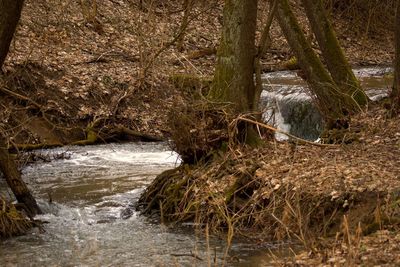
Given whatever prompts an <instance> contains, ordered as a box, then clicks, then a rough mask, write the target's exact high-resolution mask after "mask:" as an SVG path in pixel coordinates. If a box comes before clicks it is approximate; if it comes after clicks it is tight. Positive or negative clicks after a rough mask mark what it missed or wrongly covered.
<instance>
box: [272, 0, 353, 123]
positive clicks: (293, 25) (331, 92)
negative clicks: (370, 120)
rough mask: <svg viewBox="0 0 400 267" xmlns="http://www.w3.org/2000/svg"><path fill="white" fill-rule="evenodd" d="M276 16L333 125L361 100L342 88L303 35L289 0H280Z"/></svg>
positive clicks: (327, 119) (321, 109) (328, 120)
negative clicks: (343, 91)
mask: <svg viewBox="0 0 400 267" xmlns="http://www.w3.org/2000/svg"><path fill="white" fill-rule="evenodd" d="M277 19H278V22H279V25H280V27H281V29H282V31H283V33H284V35H285V37H286V40H287V41H288V43H289V45H290V47H291V49H292V51H293V53H294V54H295V56H296V57H297V59H298V61H299V65H300V67H301V69H302V71H303V72H304V74H305V76H306V80H307V82H308V84H309V87H310V90H311V92H312V93H313V94H314V95H315V96H316V100H317V105H318V108H319V109H320V111H321V112H322V115H323V116H324V117H325V120H326V122H327V123H328V125H327V127H334V125H330V124H331V123H334V122H335V121H337V120H341V119H343V118H344V117H345V116H346V115H347V113H348V112H349V111H352V110H354V109H356V108H357V107H358V104H356V102H355V101H354V100H353V99H352V98H351V97H349V96H348V95H347V94H343V93H342V92H341V91H340V90H339V87H338V86H337V84H336V83H335V82H334V81H333V79H332V78H331V76H330V75H329V73H328V71H327V70H326V69H325V67H324V66H323V64H322V62H321V60H320V59H319V58H318V56H317V55H316V53H315V52H314V51H313V49H312V47H311V44H310V43H309V41H307V39H306V37H305V36H304V33H303V30H302V29H301V27H300V25H299V23H298V22H297V19H296V18H295V16H294V14H293V12H292V10H291V7H290V5H289V2H288V0H279V1H278V7H277Z"/></svg>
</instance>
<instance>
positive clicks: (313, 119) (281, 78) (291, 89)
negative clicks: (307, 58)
mask: <svg viewBox="0 0 400 267" xmlns="http://www.w3.org/2000/svg"><path fill="white" fill-rule="evenodd" d="M353 71H354V74H355V75H356V77H357V78H358V79H359V81H360V83H361V85H362V87H363V88H364V89H365V91H366V93H367V95H368V96H369V97H370V99H371V100H373V101H375V100H379V99H381V98H383V97H385V96H387V94H388V92H389V89H390V88H391V86H392V83H393V75H391V74H390V73H392V72H393V69H392V68H390V67H362V68H356V69H354V70H353ZM262 81H263V87H264V91H263V92H262V94H261V106H262V107H263V108H264V118H265V120H266V121H268V122H269V123H270V124H274V125H275V126H276V127H277V128H278V129H279V130H282V131H284V132H287V133H290V134H293V135H295V136H298V137H301V138H304V139H308V140H316V139H317V138H318V137H319V135H320V133H321V131H322V129H323V121H322V117H321V115H320V113H319V112H318V109H317V108H316V107H315V106H314V101H313V100H312V98H311V96H310V93H309V92H308V88H307V84H306V83H305V82H304V80H303V79H301V78H300V77H299V76H298V75H297V74H296V72H293V71H278V72H271V73H267V74H264V75H263V76H262ZM276 137H277V138H278V139H287V136H286V135H283V134H277V136H276Z"/></svg>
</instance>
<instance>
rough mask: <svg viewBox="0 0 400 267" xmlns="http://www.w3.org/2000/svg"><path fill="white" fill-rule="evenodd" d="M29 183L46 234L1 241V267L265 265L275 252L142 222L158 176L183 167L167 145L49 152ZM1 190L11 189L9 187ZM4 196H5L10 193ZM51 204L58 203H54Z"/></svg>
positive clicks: (28, 174)
mask: <svg viewBox="0 0 400 267" xmlns="http://www.w3.org/2000/svg"><path fill="white" fill-rule="evenodd" d="M41 153H42V154H44V155H47V156H48V157H49V158H51V157H54V156H56V155H60V154H63V156H64V157H65V158H64V159H58V160H52V161H51V162H45V163H43V162H37V163H34V164H29V165H27V166H26V167H25V168H24V169H23V177H24V180H25V181H26V182H27V183H28V184H29V186H30V188H31V189H32V190H33V193H34V195H35V197H36V198H37V199H38V200H39V203H40V206H41V207H42V209H43V210H44V211H45V212H46V213H45V214H44V215H40V216H37V219H40V220H43V221H46V222H48V223H46V224H45V225H44V230H45V232H43V233H41V232H39V231H38V229H34V230H33V231H31V232H30V233H29V234H28V235H25V236H20V237H16V238H11V239H8V240H3V241H0V262H1V266H171V265H173V266H207V265H208V262H209V261H210V262H211V263H212V264H214V261H216V262H217V264H218V266H221V265H222V262H226V263H227V265H229V266H249V265H254V264H255V265H259V264H261V263H262V262H263V261H264V260H267V259H269V258H270V257H269V253H268V251H269V250H270V249H273V250H276V247H277V246H278V245H276V244H272V243H271V244H257V245H256V244H252V243H249V242H235V243H234V244H233V245H232V247H231V249H230V251H229V253H228V256H227V257H225V256H224V252H225V249H226V244H225V241H224V240H223V239H220V238H217V237H211V238H210V240H209V241H207V240H206V239H205V238H204V236H205V235H204V233H198V234H196V231H195V229H193V227H190V226H179V227H173V228H171V227H167V226H165V225H162V224H160V223H159V222H158V221H154V220H152V219H149V218H146V217H144V216H140V214H139V213H138V212H137V211H135V209H134V205H135V203H136V201H137V200H138V198H139V196H140V193H141V192H142V191H143V190H144V188H145V186H146V185H148V184H149V183H150V182H151V181H152V180H153V179H154V178H155V176H156V175H157V174H159V173H161V172H162V171H163V170H166V169H170V168H173V167H174V166H176V165H177V164H179V158H178V156H177V155H176V154H175V153H173V152H171V151H170V150H169V148H168V146H167V144H165V143H135V144H133V143H130V144H107V145H96V146H85V147H64V148H58V149H51V150H43V151H41ZM0 185H1V187H2V188H3V190H4V188H5V187H6V184H5V183H4V182H2V183H1V184H0ZM3 193H4V191H3ZM49 196H51V199H52V203H49V198H50V197H49Z"/></svg>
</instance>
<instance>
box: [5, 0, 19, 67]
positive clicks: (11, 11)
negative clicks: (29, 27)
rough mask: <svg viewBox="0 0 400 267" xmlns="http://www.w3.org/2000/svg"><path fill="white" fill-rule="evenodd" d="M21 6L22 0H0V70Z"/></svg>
mask: <svg viewBox="0 0 400 267" xmlns="http://www.w3.org/2000/svg"><path fill="white" fill-rule="evenodd" d="M23 4H24V0H0V69H1V67H2V66H3V63H4V61H5V59H6V56H7V54H8V50H9V49H10V44H11V40H12V38H13V36H14V32H15V29H16V28H17V24H18V21H19V18H20V17H21V11H22V6H23Z"/></svg>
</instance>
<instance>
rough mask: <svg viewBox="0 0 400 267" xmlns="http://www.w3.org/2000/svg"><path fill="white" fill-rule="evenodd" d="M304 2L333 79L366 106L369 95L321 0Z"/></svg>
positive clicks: (360, 103) (340, 87)
mask: <svg viewBox="0 0 400 267" xmlns="http://www.w3.org/2000/svg"><path fill="white" fill-rule="evenodd" d="M302 3H303V6H304V9H305V11H306V14H307V18H308V20H309V21H310V25H311V28H312V30H313V32H314V34H315V37H316V39H317V41H318V44H319V47H320V48H321V51H322V56H323V57H324V59H325V61H326V64H327V67H328V70H329V72H330V74H331V76H332V78H333V80H334V81H335V83H336V84H337V85H338V87H339V89H340V90H341V91H342V92H344V93H346V94H348V95H350V96H351V97H353V99H354V100H355V101H356V102H357V103H358V104H359V105H360V106H361V107H363V106H365V105H366V104H367V103H368V97H367V95H366V94H365V92H364V91H363V89H362V88H361V85H360V83H359V82H358V80H357V78H356V77H355V75H354V73H353V71H352V69H351V66H350V64H349V63H348V61H347V59H346V57H345V55H344V53H343V50H342V48H341V47H340V44H339V41H338V39H337V38H336V34H335V32H334V30H333V28H332V25H331V23H330V21H329V19H328V17H327V15H326V11H325V9H324V7H323V5H322V2H321V0H302Z"/></svg>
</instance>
